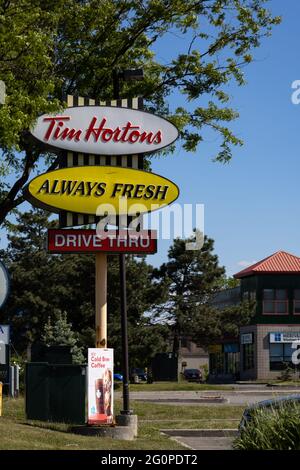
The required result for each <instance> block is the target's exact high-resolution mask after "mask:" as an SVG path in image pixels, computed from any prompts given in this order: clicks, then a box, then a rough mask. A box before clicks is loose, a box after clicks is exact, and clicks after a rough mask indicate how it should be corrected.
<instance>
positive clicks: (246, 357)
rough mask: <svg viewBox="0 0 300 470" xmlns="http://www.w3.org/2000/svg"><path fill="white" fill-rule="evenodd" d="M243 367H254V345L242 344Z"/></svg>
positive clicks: (247, 368) (246, 368)
mask: <svg viewBox="0 0 300 470" xmlns="http://www.w3.org/2000/svg"><path fill="white" fill-rule="evenodd" d="M243 369H244V370H249V369H254V345H253V344H243Z"/></svg>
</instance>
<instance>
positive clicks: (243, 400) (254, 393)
mask: <svg viewBox="0 0 300 470" xmlns="http://www.w3.org/2000/svg"><path fill="white" fill-rule="evenodd" d="M290 394H300V390H299V389H282V390H278V388H276V389H270V388H267V389H252V390H251V389H247V390H245V389H242V390H241V389H237V390H232V391H225V390H222V391H217V390H208V391H201V392H197V391H182V392H158V391H155V392H144V391H143V392H131V393H130V398H131V400H137V401H147V402H152V403H161V404H163V403H164V404H169V405H199V406H211V405H212V403H211V399H212V398H213V397H218V398H219V399H220V397H222V398H224V399H225V400H226V403H225V404H227V405H240V406H246V405H248V404H252V403H256V402H258V401H262V400H268V399H270V398H274V397H278V396H285V395H290ZM116 397H119V398H120V397H121V393H120V392H116ZM206 399H207V401H205V400H206ZM213 405H214V406H224V403H222V402H220V403H214V404H213Z"/></svg>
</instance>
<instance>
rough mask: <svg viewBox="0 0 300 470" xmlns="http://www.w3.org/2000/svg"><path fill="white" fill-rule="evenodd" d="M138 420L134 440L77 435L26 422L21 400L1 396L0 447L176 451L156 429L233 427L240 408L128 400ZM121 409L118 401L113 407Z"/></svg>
mask: <svg viewBox="0 0 300 470" xmlns="http://www.w3.org/2000/svg"><path fill="white" fill-rule="evenodd" d="M132 407H133V409H134V412H135V413H136V414H137V415H138V417H139V418H138V419H139V437H138V438H137V439H136V440H135V441H117V440H113V439H108V438H100V437H87V436H78V435H75V434H71V433H70V432H68V429H69V426H68V425H67V424H62V423H46V422H37V421H27V420H26V419H25V413H24V399H23V398H19V399H17V400H14V399H8V398H4V400H3V416H2V417H0V450H15V449H18V450H23V449H33V450H34V449H37V450H38V449H39V450H42V449H43V450H68V449H73V450H76V449H78V450H92V449H94V450H101V449H102V450H112V449H116V450H125V449H126V450H127V449H128V450H129V449H143V450H150V449H155V450H159V449H162V450H176V449H184V447H181V446H180V444H178V443H177V442H175V441H173V440H172V439H170V438H169V437H167V436H165V435H162V434H161V433H160V429H168V428H190V429H192V428H236V427H237V424H238V421H239V420H240V418H241V415H242V412H243V410H244V407H239V406H228V405H226V406H214V407H213V406H207V407H206V406H201V407H200V406H173V405H162V404H152V403H151V404H150V403H139V402H132ZM120 408H121V402H120V401H119V400H117V401H116V403H115V410H116V412H118V410H119V409H120Z"/></svg>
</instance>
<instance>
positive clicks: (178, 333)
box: [154, 236, 253, 353]
mask: <svg viewBox="0 0 300 470" xmlns="http://www.w3.org/2000/svg"><path fill="white" fill-rule="evenodd" d="M186 241H189V240H182V239H175V240H174V243H173V245H172V246H171V247H170V249H169V253H168V258H169V260H168V262H167V263H164V264H163V265H162V266H161V267H160V269H158V270H156V271H155V272H154V276H155V277H156V278H158V279H160V280H161V282H162V281H163V282H164V283H165V284H168V286H169V292H168V300H167V302H166V303H165V304H164V305H160V306H158V308H157V310H156V315H157V316H158V318H160V319H161V321H164V322H166V323H168V324H170V325H171V326H172V330H173V337H174V341H173V352H175V353H177V352H178V349H179V341H180V338H181V337H182V336H186V335H187V336H189V337H191V338H192V339H193V340H195V341H196V342H201V344H203V345H204V346H205V345H207V344H210V343H211V342H213V341H216V340H217V339H220V338H221V337H223V336H226V335H230V336H237V334H238V329H239V326H241V325H245V324H247V323H248V322H249V320H250V318H251V316H252V314H253V307H252V305H250V304H248V303H245V302H244V303H242V304H239V305H236V306H232V307H228V308H225V309H219V308H216V307H215V306H214V304H213V296H214V294H215V293H216V292H217V291H219V290H220V286H222V288H224V280H225V281H226V277H225V269H224V267H222V266H219V261H218V257H217V255H215V254H214V253H213V248H214V242H213V240H212V239H211V238H208V237H206V236H205V237H204V245H203V247H202V249H201V250H195V251H192V250H191V251H187V250H186V249H185V244H186ZM225 287H226V283H225Z"/></svg>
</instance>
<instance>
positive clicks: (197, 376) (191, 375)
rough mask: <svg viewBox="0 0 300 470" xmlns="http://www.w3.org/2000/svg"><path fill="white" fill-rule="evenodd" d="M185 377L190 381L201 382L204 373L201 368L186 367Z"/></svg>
mask: <svg viewBox="0 0 300 470" xmlns="http://www.w3.org/2000/svg"><path fill="white" fill-rule="evenodd" d="M183 377H184V378H185V380H188V381H189V382H201V381H202V373H201V370H200V369H185V371H184V372H183Z"/></svg>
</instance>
